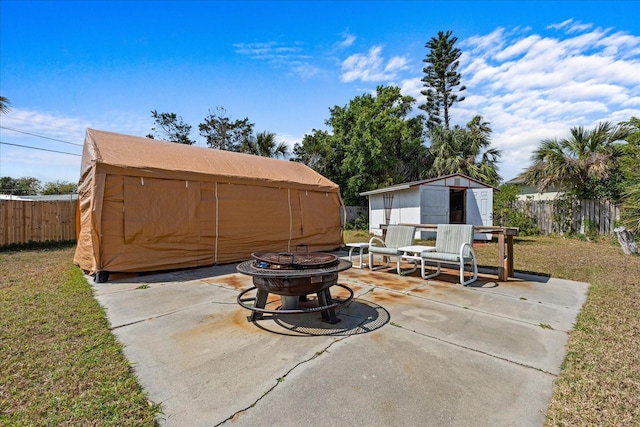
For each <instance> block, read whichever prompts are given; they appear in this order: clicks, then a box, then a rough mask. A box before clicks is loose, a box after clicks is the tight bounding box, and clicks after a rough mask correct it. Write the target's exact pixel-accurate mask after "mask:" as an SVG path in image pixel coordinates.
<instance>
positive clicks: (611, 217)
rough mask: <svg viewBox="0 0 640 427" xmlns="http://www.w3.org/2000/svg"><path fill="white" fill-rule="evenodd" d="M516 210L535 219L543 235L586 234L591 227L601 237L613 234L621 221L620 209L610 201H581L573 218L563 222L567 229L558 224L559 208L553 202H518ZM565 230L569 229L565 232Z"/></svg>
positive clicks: (574, 211) (575, 208) (574, 210)
mask: <svg viewBox="0 0 640 427" xmlns="http://www.w3.org/2000/svg"><path fill="white" fill-rule="evenodd" d="M516 209H519V210H520V209H521V210H522V211H523V212H525V213H527V214H528V215H530V216H531V217H533V218H534V219H535V221H536V223H537V225H538V228H539V229H540V232H541V233H543V234H550V233H558V232H560V233H562V232H564V231H574V232H577V233H583V234H585V233H586V232H587V231H588V230H587V229H588V228H589V227H594V231H596V232H597V234H600V235H606V234H612V233H613V229H614V228H615V221H616V220H618V219H620V208H619V207H618V206H616V205H615V204H614V203H613V202H611V201H609V200H580V201H579V203H578V204H577V206H575V207H574V208H573V209H572V211H573V215H572V218H565V219H563V220H562V221H563V223H564V226H565V227H563V225H561V224H560V223H559V222H558V218H557V215H556V213H557V209H558V208H557V206H556V205H555V204H554V201H553V200H535V201H533V200H527V201H518V202H517V203H516ZM567 215H571V213H568V214H567ZM554 217H556V218H554ZM563 228H568V229H567V230H563Z"/></svg>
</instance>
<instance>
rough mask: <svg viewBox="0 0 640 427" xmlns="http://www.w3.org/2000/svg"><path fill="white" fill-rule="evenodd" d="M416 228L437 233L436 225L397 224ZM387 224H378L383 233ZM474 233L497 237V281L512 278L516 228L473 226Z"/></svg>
mask: <svg viewBox="0 0 640 427" xmlns="http://www.w3.org/2000/svg"><path fill="white" fill-rule="evenodd" d="M398 225H409V226H412V227H416V230H417V231H437V229H438V224H404V223H403V224H398ZM387 226H388V224H380V228H381V229H382V232H383V233H385V232H386V229H387ZM473 231H474V232H475V233H486V234H491V235H494V236H497V237H498V263H497V266H498V280H500V281H506V280H508V278H509V277H513V236H517V235H518V228H515V227H500V226H493V225H491V226H489V225H474V226H473Z"/></svg>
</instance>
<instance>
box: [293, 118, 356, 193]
mask: <svg viewBox="0 0 640 427" xmlns="http://www.w3.org/2000/svg"><path fill="white" fill-rule="evenodd" d="M336 141H337V140H336V139H335V138H333V135H331V134H329V133H328V132H327V131H324V130H318V129H313V130H312V132H311V134H307V135H305V136H304V137H303V138H302V143H300V144H298V143H296V144H295V145H294V146H293V157H292V158H291V160H292V161H296V162H301V163H304V164H305V165H307V166H309V167H310V168H311V169H313V170H315V171H316V172H318V173H319V174H321V175H322V176H324V177H326V178H328V179H330V180H332V181H333V182H335V183H338V184H340V183H341V182H342V181H343V180H342V173H341V172H340V166H341V165H342V161H343V159H344V150H343V147H341V146H338V145H337V143H336Z"/></svg>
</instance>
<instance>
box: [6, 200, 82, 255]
mask: <svg viewBox="0 0 640 427" xmlns="http://www.w3.org/2000/svg"><path fill="white" fill-rule="evenodd" d="M76 204H77V201H75V200H67V201H24V200H0V246H5V245H11V244H21V243H29V242H47V241H54V242H60V241H69V240H76Z"/></svg>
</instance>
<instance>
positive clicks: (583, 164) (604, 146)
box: [522, 122, 629, 199]
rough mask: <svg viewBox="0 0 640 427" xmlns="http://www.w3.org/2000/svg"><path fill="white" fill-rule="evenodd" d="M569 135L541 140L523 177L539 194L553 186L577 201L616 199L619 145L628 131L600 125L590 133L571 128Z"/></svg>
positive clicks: (581, 128)
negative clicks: (566, 192)
mask: <svg viewBox="0 0 640 427" xmlns="http://www.w3.org/2000/svg"><path fill="white" fill-rule="evenodd" d="M570 133H571V136H570V137H569V138H563V139H555V138H554V139H545V140H543V141H542V142H541V144H540V146H539V147H538V148H537V149H536V150H535V151H534V153H533V155H532V162H533V164H532V165H531V166H530V167H529V168H528V169H527V170H526V171H525V172H524V173H523V174H522V178H523V179H524V180H525V182H527V183H528V184H529V185H535V186H537V187H538V189H539V190H540V191H544V190H545V189H547V188H549V187H551V186H556V187H558V188H562V189H565V191H568V192H571V193H572V194H574V195H575V196H576V197H577V198H578V199H591V198H600V197H601V196H603V195H606V196H608V197H610V198H613V199H617V198H618V197H619V196H620V191H621V189H622V186H621V185H619V183H620V180H621V175H620V173H619V170H620V169H619V168H620V161H621V159H622V156H623V154H624V148H623V147H624V145H623V144H622V143H621V142H622V141H623V140H624V139H625V138H626V137H627V136H628V135H629V129H628V128H627V127H625V126H620V125H618V126H614V125H613V124H611V123H610V122H601V123H599V124H598V125H597V126H596V127H595V128H594V129H593V130H587V129H585V128H584V127H582V126H578V127H572V128H571V131H570ZM598 188H600V190H598ZM603 189H605V190H603ZM603 193H604V194H603Z"/></svg>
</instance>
